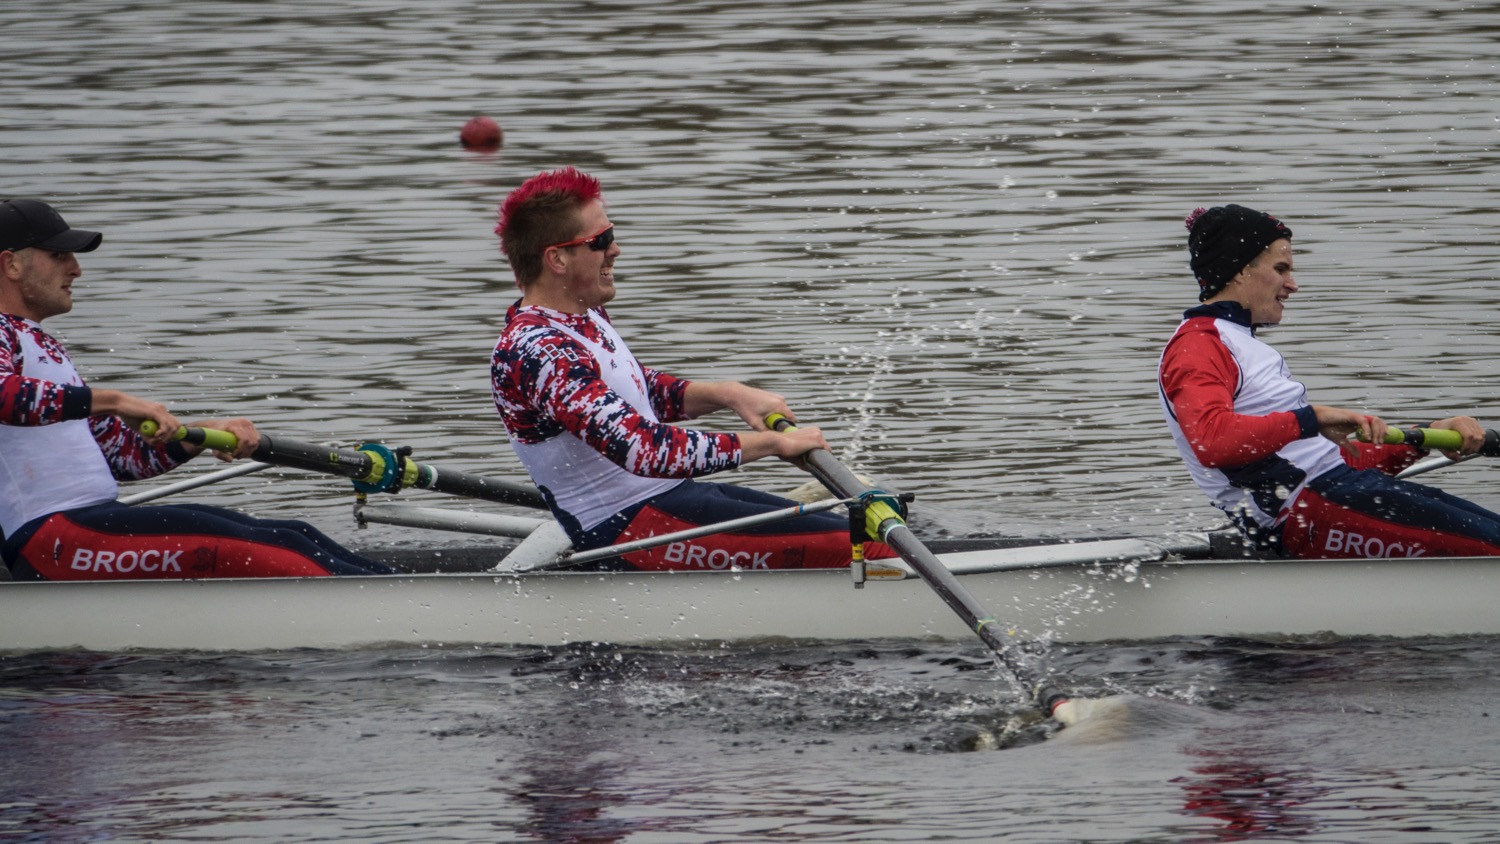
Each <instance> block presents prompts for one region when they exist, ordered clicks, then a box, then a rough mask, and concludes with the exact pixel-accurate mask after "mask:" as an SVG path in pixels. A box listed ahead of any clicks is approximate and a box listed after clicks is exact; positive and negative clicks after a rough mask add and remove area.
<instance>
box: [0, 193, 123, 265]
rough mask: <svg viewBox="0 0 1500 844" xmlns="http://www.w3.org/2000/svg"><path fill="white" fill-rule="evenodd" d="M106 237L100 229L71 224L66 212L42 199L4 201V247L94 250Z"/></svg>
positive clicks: (0, 221)
mask: <svg viewBox="0 0 1500 844" xmlns="http://www.w3.org/2000/svg"><path fill="white" fill-rule="evenodd" d="M103 241H104V235H102V234H100V233H98V232H86V231H84V230H83V229H70V228H68V222H67V221H66V220H64V219H63V218H62V215H61V214H59V213H57V212H56V211H54V210H52V206H51V205H48V204H47V203H45V202H42V201H41V200H40V199H7V200H6V201H4V202H0V251H3V250H9V251H11V252H15V251H17V250H20V249H25V248H27V247H28V246H35V247H36V248H38V249H46V250H48V251H51V252H93V251H94V250H95V249H98V248H99V244H100V243H102V242H103Z"/></svg>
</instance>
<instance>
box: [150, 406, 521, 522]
mask: <svg viewBox="0 0 1500 844" xmlns="http://www.w3.org/2000/svg"><path fill="white" fill-rule="evenodd" d="M155 432H156V423H155V422H152V421H151V420H149V419H148V420H146V421H145V422H143V423H141V433H142V434H145V435H146V436H148V437H149V436H151V435H152V434H154V433H155ZM172 439H174V440H183V441H184V442H190V443H192V444H194V445H200V446H203V447H204V448H211V449H213V450H214V451H224V452H232V451H234V449H235V447H236V446H238V445H239V440H238V439H237V438H236V437H235V435H234V434H231V433H230V432H228V431H220V430H217V429H214V428H189V427H186V426H184V427H181V428H178V429H177V432H176V434H174V435H173V437H172ZM250 458H251V459H252V460H256V461H259V462H261V463H274V464H276V465H278V466H291V467H293V468H296V469H306V470H308V471H312V472H323V473H326V474H329V475H338V476H340V477H344V478H349V479H351V480H352V481H354V488H355V489H357V490H359V491H360V492H399V491H401V490H403V489H409V488H416V489H430V490H433V491H434V492H445V493H448V494H449V495H462V496H466V497H468V498H478V499H481V500H483V501H494V502H498V503H500V504H515V505H519V506H522V507H535V508H537V509H546V507H547V501H546V499H544V498H543V497H542V493H541V491H540V490H538V489H537V488H536V487H533V486H529V485H527V484H519V483H516V482H514V481H505V480H499V479H497V478H486V477H481V476H479V475H470V474H467V473H465V472H455V471H452V470H449V469H439V468H438V467H436V466H433V465H431V464H428V463H418V462H416V461H415V460H411V459H410V458H408V457H406V456H405V455H403V454H397V453H395V452H393V451H391V450H390V449H389V448H386V447H385V446H383V445H380V444H378V443H366V444H364V445H362V446H360V447H359V448H357V449H352V448H336V447H333V446H324V445H313V444H311V443H305V442H299V441H297V440H292V439H287V438H285V437H281V436H276V437H272V436H271V435H269V434H261V435H260V445H258V446H257V447H256V449H255V453H254V454H252V455H250Z"/></svg>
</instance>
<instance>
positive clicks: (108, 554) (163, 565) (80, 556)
mask: <svg viewBox="0 0 1500 844" xmlns="http://www.w3.org/2000/svg"><path fill="white" fill-rule="evenodd" d="M181 557H182V552H181V551H156V550H150V551H119V552H115V551H104V550H100V551H95V550H94V549H92V548H79V549H77V550H75V551H74V552H73V562H72V564H71V565H72V567H73V569H74V570H75V571H91V572H95V573H100V572H111V573H119V574H129V573H130V572H134V571H143V572H163V573H165V572H177V573H178V574H181V573H182V564H181V563H180V562H179V560H180V559H181Z"/></svg>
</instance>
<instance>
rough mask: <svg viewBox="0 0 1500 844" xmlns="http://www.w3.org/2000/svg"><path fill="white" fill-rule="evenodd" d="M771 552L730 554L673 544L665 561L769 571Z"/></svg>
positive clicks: (720, 549) (716, 567)
mask: <svg viewBox="0 0 1500 844" xmlns="http://www.w3.org/2000/svg"><path fill="white" fill-rule="evenodd" d="M770 559H771V552H770V551H764V552H760V553H756V554H752V553H750V552H749V551H736V552H734V553H730V552H729V551H726V550H724V549H723V548H705V547H704V546H702V545H694V544H692V543H691V542H673V543H672V544H671V545H668V546H667V551H666V556H665V561H666V562H668V563H681V564H683V565H685V566H689V567H691V568H700V569H716V570H718V569H727V568H729V567H730V566H738V567H739V568H742V569H769V568H770V567H771V564H770Z"/></svg>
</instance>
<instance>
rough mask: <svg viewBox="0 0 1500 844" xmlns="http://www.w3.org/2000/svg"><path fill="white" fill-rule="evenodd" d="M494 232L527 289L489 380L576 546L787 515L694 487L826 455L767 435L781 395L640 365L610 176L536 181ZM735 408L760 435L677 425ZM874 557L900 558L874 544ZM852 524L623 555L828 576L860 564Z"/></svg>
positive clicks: (750, 497) (803, 436)
mask: <svg viewBox="0 0 1500 844" xmlns="http://www.w3.org/2000/svg"><path fill="white" fill-rule="evenodd" d="M499 217H500V221H499V225H498V226H497V227H496V229H495V232H496V234H498V235H499V236H500V249H501V251H502V252H504V253H505V257H506V258H507V259H508V260H509V262H510V265H511V269H512V271H513V272H514V273H515V277H516V283H517V285H518V286H519V287H520V288H521V293H522V295H521V299H520V300H519V301H517V302H516V303H515V304H514V305H512V306H511V308H510V310H509V312H508V313H507V315H506V324H505V329H504V332H503V333H502V334H501V335H500V339H499V341H498V342H497V343H496V345H495V351H494V355H493V357H492V359H491V368H490V377H491V387H492V389H493V392H494V398H495V406H496V408H497V409H498V410H499V412H500V417H501V419H502V420H504V422H505V428H506V431H507V432H508V433H509V434H510V441H511V445H512V447H514V448H515V450H516V454H517V455H518V456H519V457H520V459H521V462H522V464H524V465H525V466H526V469H527V471H528V472H530V474H531V477H532V479H533V480H535V481H536V483H537V486H539V487H540V488H541V490H542V493H543V495H544V496H545V497H546V499H547V502H548V504H549V505H550V507H551V510H552V513H553V515H554V516H555V517H556V518H557V520H558V522H559V523H560V524H561V525H562V526H563V528H564V529H565V530H566V531H567V533H568V536H569V538H570V539H572V541H573V545H574V547H575V548H576V549H579V550H584V549H592V548H601V547H605V546H609V545H615V544H619V543H622V542H627V541H631V540H634V539H640V538H644V537H649V536H655V535H661V534H664V533H670V532H673V531H676V530H682V529H686V528H690V527H696V526H700V525H706V524H713V523H717V522H722V521H726V520H729V519H735V518H740V517H744V516H751V515H757V514H761V513H766V512H770V511H773V510H779V509H782V508H784V507H790V506H792V505H793V504H794V503H795V502H792V501H790V500H787V499H784V498H780V497H778V496H774V495H769V494H767V493H763V492H759V491H757V490H752V489H746V488H743V487H737V486H733V485H731V484H720V483H698V482H695V481H694V480H693V478H697V477H701V476H704V475H710V474H713V473H715V472H721V471H724V470H726V469H732V468H734V467H736V466H740V465H742V464H745V463H749V462H751V461H754V460H760V459H762V458H766V457H779V458H781V459H783V460H788V461H795V460H796V459H797V458H798V457H800V456H801V455H803V454H805V453H807V452H808V451H811V450H813V449H817V448H828V443H827V441H826V440H825V439H824V438H823V434H822V433H821V432H820V431H819V430H818V429H817V428H813V427H808V428H798V429H796V430H794V431H792V432H789V433H776V432H774V431H770V430H767V428H766V425H765V422H764V420H765V419H766V417H767V416H769V415H771V414H773V413H780V414H783V415H785V416H786V417H788V418H789V419H794V420H795V419H796V416H795V415H794V414H793V413H792V411H791V408H789V407H787V404H786V401H785V399H783V398H782V397H781V396H779V395H776V394H775V393H771V392H767V391H765V390H760V389H756V388H754V387H750V386H747V385H745V384H741V383H739V382H736V381H718V382H708V381H687V380H684V379H680V378H676V377H674V376H672V375H668V374H667V373H665V372H661V371H659V370H655V369H651V368H650V367H647V366H644V365H642V364H641V363H640V362H639V361H637V360H636V358H635V357H634V355H632V354H631V353H630V349H629V348H628V347H627V346H626V345H625V340H624V339H623V338H622V337H621V336H620V335H619V333H617V332H616V331H615V329H614V326H612V325H611V324H610V320H609V314H608V312H607V311H605V310H604V306H605V305H606V304H607V303H609V302H610V301H611V300H613V299H614V298H615V292H616V291H615V275H614V267H615V261H616V259H618V258H619V256H620V254H621V249H620V245H619V243H618V242H617V241H616V240H615V228H614V225H613V224H612V223H610V221H609V215H608V213H607V212H606V208H605V204H604V198H603V194H602V190H601V188H600V185H599V180H598V179H596V178H594V177H593V176H590V175H588V174H586V173H583V172H580V171H579V170H576V169H574V168H572V167H567V168H564V169H561V170H555V171H552V172H548V173H541V174H538V175H536V176H534V177H532V178H531V179H528V180H527V181H526V182H525V183H523V184H522V185H521V186H520V187H518V188H516V189H515V190H514V191H513V192H511V194H510V195H509V196H507V197H506V199H505V201H504V203H503V204H502V205H501V206H500V213H499ZM724 409H727V410H732V411H734V412H735V413H736V414H737V415H738V416H739V417H740V418H741V419H742V420H744V422H745V423H746V424H747V425H749V426H750V428H751V430H749V431H745V432H742V433H736V434H727V433H714V432H708V431H701V430H694V429H691V428H684V427H679V426H676V425H672V424H669V423H672V422H679V421H684V420H688V419H695V418H697V417H699V416H702V415H704V414H707V413H712V412H713V411H716V410H724ZM867 544H868V545H869V546H870V548H869V549H868V551H867V556H873V557H880V556H894V554H893V552H891V551H890V550H889V549H886V548H885V547H884V546H881V545H878V544H877V543H867ZM850 556H851V553H850V545H849V529H848V524H847V522H846V521H845V520H844V519H843V518H841V517H839V516H834V515H832V514H828V513H820V514H816V515H803V516H799V517H797V518H794V519H790V520H786V521H781V522H775V523H772V524H768V525H763V526H761V527H758V528H750V529H746V530H741V531H737V532H733V533H719V534H714V535H711V536H707V537H703V538H699V539H694V540H690V541H686V542H676V543H672V544H670V545H666V546H663V547H658V548H653V549H648V550H644V551H636V552H632V553H627V554H624V555H622V557H620V558H617V560H619V562H617V563H613V564H610V565H611V566H612V567H623V568H637V569H658V570H659V569H727V568H743V569H750V568H831V567H840V566H846V565H848V564H849V561H850Z"/></svg>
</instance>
